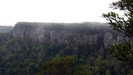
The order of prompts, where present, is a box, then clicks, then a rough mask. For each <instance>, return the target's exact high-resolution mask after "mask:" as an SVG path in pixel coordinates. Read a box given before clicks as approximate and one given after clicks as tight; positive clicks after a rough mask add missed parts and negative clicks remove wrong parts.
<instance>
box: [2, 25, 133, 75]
mask: <svg viewBox="0 0 133 75" xmlns="http://www.w3.org/2000/svg"><path fill="white" fill-rule="evenodd" d="M129 40H130V39H129V38H127V37H123V35H122V34H120V33H118V32H116V31H114V30H112V29H111V28H110V27H109V25H108V24H105V23H99V22H83V23H41V22H18V23H16V25H15V26H14V27H11V26H0V75H133V70H132V69H131V68H130V67H129V66H127V65H124V63H122V62H120V61H118V60H116V59H115V58H113V57H112V56H110V54H109V53H108V50H107V48H108V47H109V46H110V45H111V44H119V43H122V42H125V41H129Z"/></svg>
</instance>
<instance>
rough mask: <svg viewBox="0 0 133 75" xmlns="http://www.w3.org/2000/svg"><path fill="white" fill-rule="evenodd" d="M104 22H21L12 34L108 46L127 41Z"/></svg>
mask: <svg viewBox="0 0 133 75" xmlns="http://www.w3.org/2000/svg"><path fill="white" fill-rule="evenodd" d="M108 26H109V25H107V24H103V23H68V24H63V23H27V22H19V23H17V24H16V25H15V27H14V29H13V30H12V31H11V35H12V36H15V37H19V38H31V39H37V40H39V41H43V42H45V41H56V42H61V41H64V42H67V41H78V42H88V43H91V44H96V45H97V47H98V48H99V47H101V46H103V47H106V46H108V45H109V44H118V43H121V42H123V41H127V40H128V38H124V37H123V35H122V34H119V33H116V32H114V31H112V30H111V28H110V27H108ZM99 44H100V45H99Z"/></svg>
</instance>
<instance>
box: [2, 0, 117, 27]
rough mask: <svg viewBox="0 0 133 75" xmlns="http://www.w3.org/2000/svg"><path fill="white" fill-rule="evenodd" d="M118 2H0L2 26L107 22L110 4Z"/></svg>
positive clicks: (62, 0) (5, 0)
mask: <svg viewBox="0 0 133 75" xmlns="http://www.w3.org/2000/svg"><path fill="white" fill-rule="evenodd" d="M113 1H118V0H0V25H12V26H14V25H15V23H16V22H20V21H21V22H67V23H69V22H106V20H104V19H103V18H101V15H102V13H107V12H109V11H110V10H111V9H109V3H111V2H113Z"/></svg>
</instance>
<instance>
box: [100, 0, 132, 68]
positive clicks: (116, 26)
mask: <svg viewBox="0 0 133 75" xmlns="http://www.w3.org/2000/svg"><path fill="white" fill-rule="evenodd" d="M110 7H111V8H114V9H119V10H122V11H123V13H124V16H123V17H121V16H120V15H119V14H117V13H115V12H109V13H107V14H103V17H104V18H105V19H106V20H108V21H109V24H110V27H112V28H113V30H116V31H118V32H120V33H123V34H124V35H125V36H127V37H130V38H131V40H132V39H133V0H120V1H117V2H113V3H112V4H111V6H110ZM125 18H126V19H125ZM132 47H133V45H132V42H129V43H122V44H118V45H112V46H111V47H110V48H108V50H109V53H110V54H111V55H112V56H113V57H115V58H116V59H118V60H120V61H123V62H125V63H126V64H128V65H130V66H131V67H132V68H133V64H132V62H133V56H132V54H133V48H132Z"/></svg>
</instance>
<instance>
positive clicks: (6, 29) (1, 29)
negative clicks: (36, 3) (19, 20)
mask: <svg viewBox="0 0 133 75" xmlns="http://www.w3.org/2000/svg"><path fill="white" fill-rule="evenodd" d="M12 29H13V27H12V26H0V33H6V32H10V31H11V30H12Z"/></svg>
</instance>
